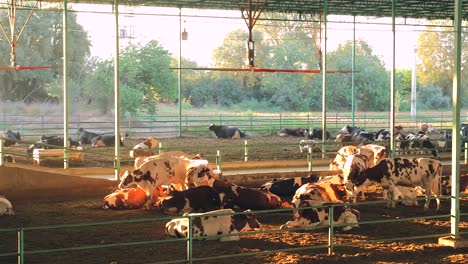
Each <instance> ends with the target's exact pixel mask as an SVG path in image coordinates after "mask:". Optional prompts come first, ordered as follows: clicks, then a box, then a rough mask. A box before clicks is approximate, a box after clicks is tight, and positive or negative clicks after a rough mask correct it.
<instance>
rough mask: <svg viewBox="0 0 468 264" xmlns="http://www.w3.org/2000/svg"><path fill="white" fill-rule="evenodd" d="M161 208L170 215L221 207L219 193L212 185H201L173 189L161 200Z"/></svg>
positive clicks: (207, 210) (206, 210)
mask: <svg viewBox="0 0 468 264" xmlns="http://www.w3.org/2000/svg"><path fill="white" fill-rule="evenodd" d="M159 208H160V209H161V210H162V211H163V212H164V213H165V214H169V215H179V214H184V213H197V212H198V213H200V212H209V211H213V210H218V209H221V208H222V207H221V200H220V198H219V193H218V192H217V191H216V190H214V189H213V188H212V187H210V186H199V187H194V188H189V189H187V190H184V191H177V190H174V189H171V190H170V191H169V194H168V196H166V197H163V198H161V199H160V200H159Z"/></svg>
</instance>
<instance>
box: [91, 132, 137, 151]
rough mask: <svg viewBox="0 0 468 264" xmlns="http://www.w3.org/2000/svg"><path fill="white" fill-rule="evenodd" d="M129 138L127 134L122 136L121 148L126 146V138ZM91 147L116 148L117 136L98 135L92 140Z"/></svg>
mask: <svg viewBox="0 0 468 264" xmlns="http://www.w3.org/2000/svg"><path fill="white" fill-rule="evenodd" d="M126 137H128V134H127V133H125V134H124V133H121V134H120V140H119V142H120V144H119V145H120V146H121V147H123V146H124V141H125V138H126ZM91 146H93V147H95V148H96V147H112V146H115V135H98V136H97V137H94V138H93V139H92V140H91Z"/></svg>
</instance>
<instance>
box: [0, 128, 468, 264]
mask: <svg viewBox="0 0 468 264" xmlns="http://www.w3.org/2000/svg"><path fill="white" fill-rule="evenodd" d="M137 141H138V140H135V141H134V142H137ZM161 141H163V144H166V146H167V147H168V148H170V149H171V150H182V151H185V152H188V153H201V154H202V155H205V156H207V157H208V159H212V158H213V157H214V156H212V155H213V153H214V154H215V153H216V149H218V148H221V151H222V152H224V153H229V155H226V157H225V158H224V159H223V160H225V161H232V160H236V159H238V160H242V157H243V156H242V155H243V144H244V143H243V141H231V140H217V139H213V138H201V139H199V138H197V139H196V140H195V139H194V138H189V137H185V138H182V139H177V140H176V139H162V140H161ZM298 141H299V140H298V139H282V138H278V137H276V136H272V137H258V138H256V141H255V142H253V143H252V148H251V149H250V152H249V153H250V155H252V157H257V159H258V160H262V159H278V160H282V159H297V158H298V157H299V158H303V157H305V156H304V155H302V154H298V146H297V142H298ZM131 144H133V143H131ZM131 144H130V143H129V144H128V146H130V145H131ZM210 144H211V145H210ZM275 144H276V145H275ZM213 145H215V146H214V147H212V148H211V149H207V148H206V146H213ZM163 146H164V145H163ZM203 146H205V147H203ZM15 150H21V151H22V149H21V147H15ZM24 151H25V148H24ZM104 151H112V150H104ZM91 155H94V154H90V155H87V154H85V159H86V157H88V158H89V159H87V162H84V163H83V164H81V165H80V166H98V165H103V164H104V165H107V160H100V159H98V158H90V157H91ZM273 157H274V158H273ZM16 160H17V162H18V163H28V162H30V159H24V160H23V161H22V159H21V158H16ZM116 186H117V183H116V182H110V183H109V184H103V185H102V186H101V187H96V188H94V189H92V190H51V191H49V192H45V193H31V192H28V193H19V192H13V191H12V192H11V193H4V195H5V196H7V197H8V199H9V200H10V201H11V202H12V204H13V206H14V210H15V213H16V215H14V216H5V217H0V228H19V227H38V226H50V225H62V224H78V223H93V222H103V221H117V220H129V219H153V220H154V221H153V220H151V221H148V222H138V223H131V224H118V223H113V224H111V225H100V226H86V227H72V228H59V227H57V228H53V229H43V230H26V231H25V232H24V237H25V238H24V249H25V251H26V252H28V251H32V250H34V251H36V250H46V249H58V248H71V247H74V248H80V250H77V251H57V252H49V253H40V252H39V253H35V254H27V255H26V258H25V263H28V264H29V263H41V264H43V263H67V264H72V263H80V264H82V263H87V264H94V263H96V264H97V263H100V264H101V263H114V264H117V263H119V264H120V263H154V262H164V261H174V260H181V262H183V260H184V259H185V257H186V244H185V242H183V241H178V242H168V243H160V242H159V243H158V242H154V243H149V242H148V243H141V244H139V245H128V244H122V245H119V246H115V247H111V248H98V249H86V248H84V247H86V246H92V245H93V246H94V245H98V246H105V245H106V244H111V243H131V242H137V241H138V242H141V241H152V240H162V241H168V238H167V237H166V235H165V234H164V225H165V223H166V222H167V219H166V220H158V218H161V217H167V216H165V215H163V214H162V213H160V212H159V211H155V210H154V211H148V210H144V209H137V210H104V209H102V207H101V205H102V198H103V197H104V196H105V195H107V194H108V193H110V192H112V191H113V190H114V189H115V188H116ZM368 198H369V200H381V192H380V190H379V189H378V188H374V189H372V190H371V192H369V193H368ZM420 204H421V205H420V206H419V207H417V208H416V207H407V206H403V205H399V206H397V208H395V209H389V208H385V207H384V204H377V205H371V204H360V205H356V206H355V207H354V208H355V209H358V210H359V211H360V212H361V221H372V220H385V219H394V220H397V219H402V218H407V217H416V216H431V215H435V212H434V210H433V208H434V205H435V204H434V203H433V204H432V206H431V208H432V210H429V211H428V212H424V211H423V208H422V202H420ZM449 207H450V203H449V201H447V200H445V201H443V202H442V206H441V210H440V211H439V213H440V214H449ZM460 208H461V212H462V213H466V212H468V199H466V198H465V199H463V200H461V202H460ZM257 217H258V219H259V221H260V222H261V223H262V224H263V226H262V229H261V230H263V231H271V230H278V229H279V226H280V225H281V224H284V223H285V222H286V221H288V220H292V213H291V212H281V213H275V214H272V213H268V214H258V215H257ZM461 221H462V223H461V225H460V228H461V231H462V232H467V231H468V217H466V216H464V217H462V219H461ZM449 232H450V222H449V221H448V218H443V219H434V220H408V221H403V222H393V223H385V224H361V226H360V227H359V228H355V229H352V230H350V231H347V232H344V231H339V230H337V231H335V243H347V245H346V246H337V247H335V249H334V251H335V254H333V255H328V254H327V249H326V248H321V249H304V250H300V251H299V250H294V251H292V250H291V251H287V252H280V253H271V254H264V253H262V252H265V251H276V250H278V251H279V250H284V249H290V248H297V247H309V246H316V245H322V246H326V245H327V239H328V232H327V230H326V229H320V230H310V231H297V232H293V231H284V232H283V231H281V232H279V233H270V232H268V233H262V234H252V235H245V236H243V237H242V239H241V240H240V241H239V242H224V243H221V242H219V241H197V242H196V243H195V244H194V247H193V256H194V257H199V258H202V257H208V256H226V255H230V254H239V253H252V254H254V255H252V256H249V257H228V258H223V259H215V260H211V261H206V260H202V261H199V262H198V263H236V264H240V263H249V264H252V263H340V264H341V263H343V262H344V263H351V264H353V263H359V264H362V263H418V264H419V263H466V259H467V258H468V249H467V248H460V249H454V248H451V247H444V246H440V245H438V244H437V240H438V237H441V236H444V234H448V233H449ZM433 234H437V236H436V237H434V238H423V239H419V240H402V241H399V242H392V241H391V240H390V241H386V242H374V241H373V240H385V239H393V238H403V239H404V238H406V237H409V236H427V235H433ZM439 234H440V236H439ZM1 237H2V239H0V255H1V254H3V253H7V252H8V253H10V252H16V248H17V242H16V237H17V234H16V232H2V234H1ZM135 244H136V243H135ZM16 262H17V261H16V256H7V257H0V263H16Z"/></svg>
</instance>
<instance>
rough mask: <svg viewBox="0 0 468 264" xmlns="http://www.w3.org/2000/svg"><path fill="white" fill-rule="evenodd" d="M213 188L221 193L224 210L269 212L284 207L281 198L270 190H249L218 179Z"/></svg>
mask: <svg viewBox="0 0 468 264" xmlns="http://www.w3.org/2000/svg"><path fill="white" fill-rule="evenodd" d="M212 186H213V189H215V190H216V191H217V192H219V193H220V196H221V202H222V203H223V207H224V208H231V209H232V208H241V209H243V210H246V209H251V210H267V209H275V208H279V207H281V206H282V201H281V197H279V196H278V195H276V194H273V193H271V192H270V191H268V190H263V189H258V188H247V187H243V186H239V185H236V184H233V183H230V182H227V181H222V180H217V179H216V180H214V181H213V185H212Z"/></svg>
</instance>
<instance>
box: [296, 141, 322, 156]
mask: <svg viewBox="0 0 468 264" xmlns="http://www.w3.org/2000/svg"><path fill="white" fill-rule="evenodd" d="M309 148H311V151H312V152H322V143H321V142H319V141H317V140H315V139H303V140H301V141H300V142H299V151H300V152H301V153H304V152H306V153H308V152H309Z"/></svg>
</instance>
